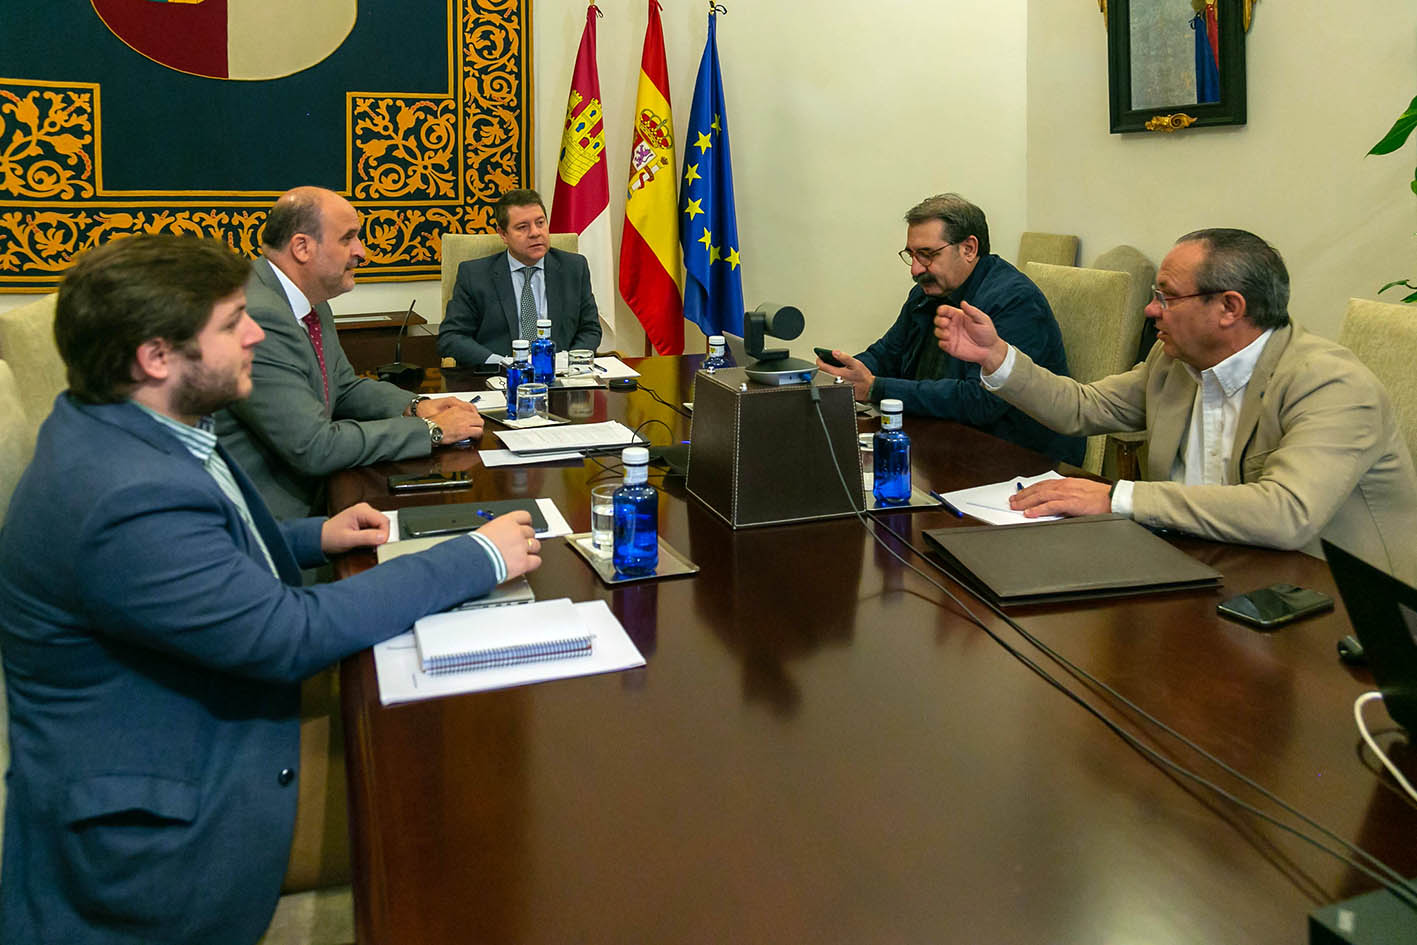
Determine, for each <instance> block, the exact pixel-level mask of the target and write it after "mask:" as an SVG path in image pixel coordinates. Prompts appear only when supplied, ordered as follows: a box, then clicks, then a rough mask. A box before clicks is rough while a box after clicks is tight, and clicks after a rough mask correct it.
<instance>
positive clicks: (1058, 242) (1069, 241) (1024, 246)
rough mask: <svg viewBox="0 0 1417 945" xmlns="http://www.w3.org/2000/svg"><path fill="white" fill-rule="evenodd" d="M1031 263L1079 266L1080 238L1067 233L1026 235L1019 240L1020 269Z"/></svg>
mask: <svg viewBox="0 0 1417 945" xmlns="http://www.w3.org/2000/svg"><path fill="white" fill-rule="evenodd" d="M1031 262H1041V263H1048V264H1049V265H1051V266H1076V265H1077V264H1078V238H1077V237H1076V236H1071V235H1068V234H1065V233H1025V234H1023V235H1022V236H1020V237H1019V239H1018V267H1019V268H1020V269H1022V268H1023V267H1024V266H1025V265H1027V264H1028V263H1031Z"/></svg>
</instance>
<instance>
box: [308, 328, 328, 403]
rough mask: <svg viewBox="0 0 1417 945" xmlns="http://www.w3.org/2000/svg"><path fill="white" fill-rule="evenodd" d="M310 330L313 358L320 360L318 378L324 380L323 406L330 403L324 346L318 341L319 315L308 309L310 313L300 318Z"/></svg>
mask: <svg viewBox="0 0 1417 945" xmlns="http://www.w3.org/2000/svg"><path fill="white" fill-rule="evenodd" d="M301 321H302V322H304V323H305V328H306V330H307V331H309V332H310V343H311V344H312V345H314V346H315V358H316V359H317V360H318V361H319V362H320V380H322V381H324V382H325V406H326V407H328V406H329V405H330V373H329V372H328V371H326V370H325V346H324V344H323V343H321V341H320V316H319V315H316V314H315V310H314V309H313V308H312V309H310V314H309V315H306V316H305V317H304V318H302V319H301Z"/></svg>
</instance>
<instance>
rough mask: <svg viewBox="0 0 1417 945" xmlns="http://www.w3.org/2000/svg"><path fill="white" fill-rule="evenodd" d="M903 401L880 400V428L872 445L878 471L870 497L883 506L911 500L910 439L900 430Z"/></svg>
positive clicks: (875, 469) (892, 399)
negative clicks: (873, 497)
mask: <svg viewBox="0 0 1417 945" xmlns="http://www.w3.org/2000/svg"><path fill="white" fill-rule="evenodd" d="M902 409H903V407H902V405H901V402H900V401H899V400H896V399H895V398H887V399H885V400H883V401H881V428H880V429H879V430H877V431H876V436H875V441H874V443H873V444H872V456H873V469H874V472H875V476H874V480H875V481H874V483H873V485H872V486H871V494H872V495H874V496H875V497H876V501H877V502H878V503H880V504H882V505H903V504H904V503H906V502H909V501H910V437H908V436H906V434H905V431H904V430H902V429H901V416H900V414H901V410H902Z"/></svg>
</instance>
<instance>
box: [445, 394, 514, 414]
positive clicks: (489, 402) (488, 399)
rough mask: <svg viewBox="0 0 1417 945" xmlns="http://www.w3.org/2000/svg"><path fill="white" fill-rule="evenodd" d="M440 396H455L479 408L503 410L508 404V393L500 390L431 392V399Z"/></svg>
mask: <svg viewBox="0 0 1417 945" xmlns="http://www.w3.org/2000/svg"><path fill="white" fill-rule="evenodd" d="M440 397H455V398H457V399H458V400H461V401H464V402H466V403H469V404H472V405H473V406H474V407H476V408H477V409H478V410H501V409H502V408H503V407H505V406H507V395H506V394H504V393H503V392H502V391H499V390H468V391H454V392H453V393H451V394H429V395H428V398H429V399H430V400H437V399H439V398H440Z"/></svg>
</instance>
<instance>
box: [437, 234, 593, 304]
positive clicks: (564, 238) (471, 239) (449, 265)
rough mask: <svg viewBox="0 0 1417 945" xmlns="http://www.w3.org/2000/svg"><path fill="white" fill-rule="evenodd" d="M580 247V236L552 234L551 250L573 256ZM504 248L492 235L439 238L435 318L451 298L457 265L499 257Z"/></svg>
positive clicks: (500, 241) (457, 235)
mask: <svg viewBox="0 0 1417 945" xmlns="http://www.w3.org/2000/svg"><path fill="white" fill-rule="evenodd" d="M579 247H580V236H579V235H578V234H576V233H552V234H551V248H552V249H560V250H564V251H565V252H568V253H574V252H576V250H577V249H578V248H579ZM506 248H507V246H506V244H505V243H503V242H502V238H501V237H500V236H498V235H497V234H496V233H444V234H443V305H442V309H441V311H439V313H438V317H439V318H442V315H443V312H446V311H447V310H448V299H450V298H452V297H453V284H454V283H456V282H457V279H458V264H459V263H464V262H467V261H468V260H469V259H481V258H482V257H483V256H491V255H493V254H494V253H500V252H502V251H503V250H505V249H506Z"/></svg>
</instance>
